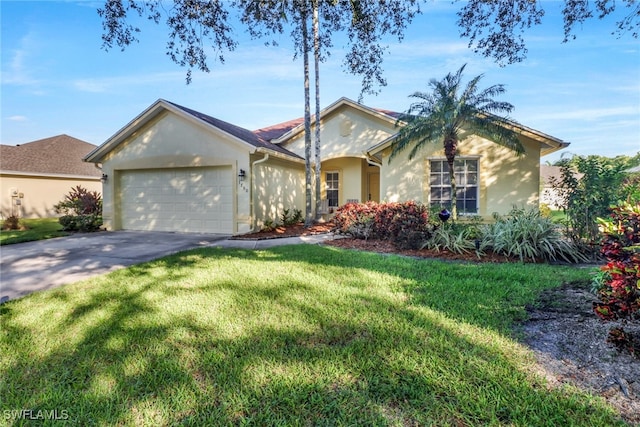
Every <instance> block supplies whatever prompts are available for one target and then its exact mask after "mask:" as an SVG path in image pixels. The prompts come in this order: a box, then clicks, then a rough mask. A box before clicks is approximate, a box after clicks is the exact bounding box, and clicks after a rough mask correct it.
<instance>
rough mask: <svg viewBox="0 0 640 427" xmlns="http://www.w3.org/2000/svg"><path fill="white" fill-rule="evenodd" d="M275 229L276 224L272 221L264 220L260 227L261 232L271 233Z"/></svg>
mask: <svg viewBox="0 0 640 427" xmlns="http://www.w3.org/2000/svg"><path fill="white" fill-rule="evenodd" d="M275 229H276V223H275V222H273V220H272V219H266V220H265V221H264V224H263V225H262V230H264V231H273V230H275Z"/></svg>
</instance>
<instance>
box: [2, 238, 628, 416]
mask: <svg viewBox="0 0 640 427" xmlns="http://www.w3.org/2000/svg"><path fill="white" fill-rule="evenodd" d="M588 279H589V273H588V271H585V270H580V269H576V268H571V267H560V266H547V265H525V264H504V265H495V264H492V265H489V264H479V265H475V264H457V263H445V262H439V261H428V260H415V259H409V258H402V257H397V256H385V255H379V254H370V253H359V252H351V251H345V250H341V249H337V248H331V247H323V246H307V245H297V246H285V247H279V248H274V249H271V250H265V251H257V252H254V251H244V250H232V249H219V248H210V249H199V250H195V251H190V252H183V253H181V254H177V255H174V256H170V257H167V258H164V259H161V260H157V261H154V262H150V263H146V264H142V265H139V266H134V267H131V268H127V269H123V270H119V271H116V272H113V273H111V274H109V275H105V276H102V277H99V278H95V279H92V280H87V281H83V282H79V283H76V284H73V285H68V286H65V287H62V288H58V289H55V290H52V291H48V292H41V293H38V294H34V295H31V296H28V297H26V298H23V299H21V300H17V301H10V302H8V303H6V304H4V305H2V306H0V316H1V321H2V328H1V329H0V354H1V355H2V356H0V362H1V363H0V378H2V381H1V382H0V384H1V385H0V387H1V388H0V397H1V399H0V413H5V414H6V412H2V411H5V410H9V411H11V410H20V409H30V410H32V411H33V412H32V413H33V414H37V411H39V410H40V411H47V410H48V411H52V410H57V411H58V413H60V412H61V411H66V412H64V414H66V415H67V416H68V420H67V421H68V423H69V424H71V425H83V426H84V425H98V426H108V425H132V426H133V425H135V426H140V425H153V426H156V425H194V426H201V425H208V426H218V425H221V426H222V425H256V426H269V425H272V426H280V425H294V426H295V425H380V426H404V425H421V426H426V425H437V426H445V425H454V426H479V425H483V426H485V425H487V426H491V425H495V426H498V425H514V426H558V425H562V426H610V425H618V424H621V423H620V422H619V421H618V420H617V418H616V416H615V414H614V412H613V410H611V409H610V408H609V407H607V406H606V405H605V404H604V403H603V402H602V401H601V400H599V399H598V398H595V397H592V396H590V395H587V394H584V393H582V392H580V391H578V390H576V389H573V388H569V387H567V388H563V389H555V390H551V389H549V388H548V387H547V386H546V385H545V383H544V381H543V380H542V379H541V378H539V377H537V376H536V374H534V371H533V369H532V368H533V356H532V354H531V353H530V352H529V351H528V350H527V349H526V348H525V347H524V346H522V345H521V344H519V343H518V342H517V340H516V339H515V338H514V336H515V335H517V334H515V333H514V322H517V321H518V320H521V319H523V318H525V315H526V311H525V308H524V307H525V305H526V304H529V303H532V302H533V301H535V299H536V296H537V295H538V294H539V293H540V292H541V291H542V290H543V289H546V288H551V287H556V286H558V285H560V284H561V283H562V282H567V281H576V280H580V281H582V280H588ZM5 420H7V418H5ZM9 422H15V423H16V424H19V423H20V422H19V421H17V420H15V419H9ZM25 424H26V422H25Z"/></svg>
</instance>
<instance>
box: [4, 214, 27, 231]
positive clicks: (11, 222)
mask: <svg viewBox="0 0 640 427" xmlns="http://www.w3.org/2000/svg"><path fill="white" fill-rule="evenodd" d="M2 229H3V230H26V229H27V228H26V227H25V226H24V224H22V221H20V217H19V216H17V215H9V216H8V217H7V219H5V220H4V222H3V223H2Z"/></svg>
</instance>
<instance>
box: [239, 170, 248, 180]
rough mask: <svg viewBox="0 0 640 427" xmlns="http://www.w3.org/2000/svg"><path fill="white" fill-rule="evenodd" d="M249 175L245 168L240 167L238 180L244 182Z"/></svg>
mask: <svg viewBox="0 0 640 427" xmlns="http://www.w3.org/2000/svg"><path fill="white" fill-rule="evenodd" d="M246 177H247V173H246V172H245V170H244V169H240V173H239V174H238V181H239V182H242V181H244V179H245V178H246Z"/></svg>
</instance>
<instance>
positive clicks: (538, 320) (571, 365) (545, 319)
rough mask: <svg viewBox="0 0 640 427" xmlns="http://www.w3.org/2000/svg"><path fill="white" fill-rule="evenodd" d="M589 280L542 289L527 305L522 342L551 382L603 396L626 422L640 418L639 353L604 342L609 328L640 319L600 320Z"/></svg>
mask: <svg viewBox="0 0 640 427" xmlns="http://www.w3.org/2000/svg"><path fill="white" fill-rule="evenodd" d="M588 287H589V285H588V284H580V283H569V284H564V285H563V286H561V287H560V288H556V289H551V290H548V291H546V292H544V293H543V294H542V295H541V297H540V299H539V300H538V303H537V304H536V305H535V306H532V307H527V311H528V312H529V319H528V320H527V322H526V323H525V324H524V325H523V329H524V342H525V343H526V344H527V345H528V346H529V347H530V348H531V349H532V350H533V351H534V353H535V355H536V359H537V360H538V369H539V373H540V374H542V375H544V376H545V377H546V378H547V380H548V382H549V385H550V386H552V387H557V386H561V385H563V384H570V385H574V386H576V387H579V388H580V389H583V390H587V391H589V392H590V393H592V394H594V395H598V396H601V397H602V398H604V399H605V400H606V401H607V402H608V403H610V404H611V405H612V406H613V407H615V408H616V409H617V410H618V411H620V415H621V416H622V417H623V418H624V419H625V420H626V421H627V422H629V423H632V424H639V423H640V359H638V358H634V357H633V356H632V355H630V354H628V353H619V352H617V351H616V349H615V348H614V347H613V346H610V345H609V344H607V343H606V338H607V335H608V333H609V330H610V329H611V328H613V327H615V326H622V327H624V329H625V331H627V332H634V333H635V334H636V336H638V334H640V325H638V324H635V325H631V324H626V325H625V324H623V323H621V322H604V321H602V320H600V319H599V318H598V317H597V316H596V315H595V314H594V312H593V310H592V308H591V307H592V303H593V302H595V301H598V299H597V298H596V297H595V295H594V294H593V293H592V292H591V291H590V290H589V288H588Z"/></svg>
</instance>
